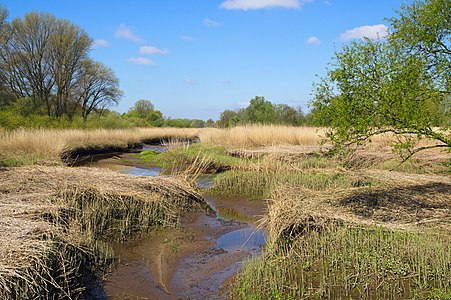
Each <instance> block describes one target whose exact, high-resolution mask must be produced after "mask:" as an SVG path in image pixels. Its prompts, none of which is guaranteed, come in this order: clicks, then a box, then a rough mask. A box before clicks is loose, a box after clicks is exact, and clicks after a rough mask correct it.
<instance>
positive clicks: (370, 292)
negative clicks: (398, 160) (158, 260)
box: [233, 170, 451, 299]
mask: <svg viewBox="0 0 451 300" xmlns="http://www.w3.org/2000/svg"><path fill="white" fill-rule="evenodd" d="M355 175H356V176H360V177H361V178H363V179H364V180H365V181H366V180H370V181H372V180H377V181H378V182H380V184H379V185H377V186H361V187H353V188H346V189H331V190H327V191H314V190H312V189H307V188H302V187H299V186H296V185H291V186H290V185H285V186H279V187H276V188H275V189H274V190H273V192H272V194H271V199H273V200H271V201H270V202H269V207H268V213H267V214H266V216H265V217H264V219H263V220H262V221H261V226H263V227H265V228H266V229H267V230H268V235H269V243H268V245H267V248H266V249H265V250H264V253H263V255H262V256H261V257H260V258H255V259H253V260H251V261H249V262H248V263H247V264H246V266H245V267H244V269H243V270H242V272H241V273H240V274H239V275H238V277H237V279H236V281H235V286H234V289H233V293H234V294H233V296H234V297H237V298H243V299H324V298H328V299H350V298H351V299H448V298H449V297H450V296H451V294H450V292H451V280H450V278H451V265H450V261H451V246H450V245H451V235H450V233H451V194H450V193H449V191H450V190H451V179H450V178H449V177H447V176H437V175H417V174H404V173H400V172H387V171H380V170H378V171H375V170H370V171H365V172H362V173H357V174H355Z"/></svg>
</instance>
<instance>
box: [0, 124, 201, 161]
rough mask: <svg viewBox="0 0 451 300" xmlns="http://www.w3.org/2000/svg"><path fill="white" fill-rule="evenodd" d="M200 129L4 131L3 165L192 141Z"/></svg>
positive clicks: (0, 151)
mask: <svg viewBox="0 0 451 300" xmlns="http://www.w3.org/2000/svg"><path fill="white" fill-rule="evenodd" d="M197 135H198V131H197V130H196V129H179V128H133V129H93V130H86V129H85V130H81V129H18V130H13V131H0V165H1V164H2V161H3V163H4V164H9V165H22V164H33V163H36V162H38V161H40V160H51V161H60V159H61V157H62V156H64V155H67V154H68V153H70V152H71V151H74V150H77V149H102V148H106V149H108V148H111V147H112V148H117V149H127V148H129V147H131V146H133V145H136V144H137V143H140V142H142V141H145V140H153V139H163V138H164V139H170V138H179V139H192V138H195V137H196V136H197Z"/></svg>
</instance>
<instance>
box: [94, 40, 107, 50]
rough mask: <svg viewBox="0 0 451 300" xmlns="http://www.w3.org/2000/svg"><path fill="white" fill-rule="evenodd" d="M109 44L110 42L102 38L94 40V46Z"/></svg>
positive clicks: (101, 46) (99, 46)
mask: <svg viewBox="0 0 451 300" xmlns="http://www.w3.org/2000/svg"><path fill="white" fill-rule="evenodd" d="M110 46H111V45H110V43H109V42H108V41H107V40H104V39H98V40H95V41H94V48H108V47H110Z"/></svg>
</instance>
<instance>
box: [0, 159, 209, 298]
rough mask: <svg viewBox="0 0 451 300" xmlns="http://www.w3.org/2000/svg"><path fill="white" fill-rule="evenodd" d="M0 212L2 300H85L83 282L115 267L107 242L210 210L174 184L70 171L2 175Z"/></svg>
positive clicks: (86, 285)
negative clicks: (82, 299)
mask: <svg viewBox="0 0 451 300" xmlns="http://www.w3.org/2000/svg"><path fill="white" fill-rule="evenodd" d="M0 208H1V209H0V225H1V227H0V244H1V245H2V247H1V249H0V298H1V299H50V298H52V299H57V298H64V297H71V298H79V297H83V296H84V297H88V296H87V294H86V292H87V290H86V289H89V288H90V287H91V286H94V285H92V284H91V283H92V282H86V281H85V279H86V278H93V279H95V275H98V274H102V273H103V272H105V271H107V270H108V268H109V267H111V265H112V263H113V261H114V256H113V253H112V251H111V247H110V246H109V245H108V242H111V241H121V240H124V239H128V238H130V237H133V236H136V235H138V234H140V233H143V232H146V231H147V230H148V229H149V228H152V227H154V226H169V227H171V226H172V227H174V226H176V225H178V224H179V223H180V214H181V212H182V211H189V210H195V209H199V210H209V206H208V205H207V204H206V203H205V201H204V200H203V199H202V198H201V197H199V194H198V193H197V192H196V191H195V190H192V189H190V188H188V187H187V186H186V185H184V184H183V183H182V182H178V181H177V180H172V179H167V178H165V179H163V178H145V177H132V176H127V175H121V174H118V173H117V172H113V171H109V170H100V169H94V168H67V167H21V168H7V169H4V170H3V171H2V172H0ZM100 294H101V293H99V295H100ZM89 297H90V296H89Z"/></svg>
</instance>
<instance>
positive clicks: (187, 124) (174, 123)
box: [163, 118, 205, 128]
mask: <svg viewBox="0 0 451 300" xmlns="http://www.w3.org/2000/svg"><path fill="white" fill-rule="evenodd" d="M163 126H164V127H178V128H203V127H205V121H203V120H198V119H185V118H184V119H171V118H167V119H165V120H164V123H163Z"/></svg>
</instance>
